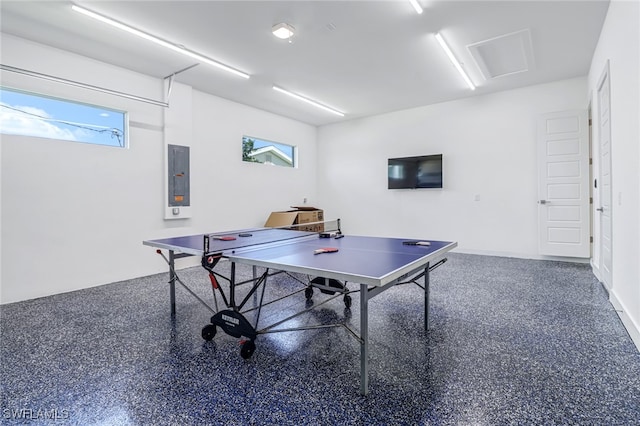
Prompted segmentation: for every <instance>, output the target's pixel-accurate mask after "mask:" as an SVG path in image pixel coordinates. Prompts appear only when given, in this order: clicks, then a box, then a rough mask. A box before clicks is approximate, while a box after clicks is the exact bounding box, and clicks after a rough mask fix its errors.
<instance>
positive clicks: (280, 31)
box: [271, 23, 296, 40]
mask: <svg viewBox="0 0 640 426" xmlns="http://www.w3.org/2000/svg"><path fill="white" fill-rule="evenodd" d="M295 30H296V29H295V28H293V27H292V26H291V25H289V24H285V23H282V24H276V25H274V26H273V27H272V28H271V32H272V33H273V35H274V36H276V37H278V38H281V39H282V40H286V39H288V38H291V37H293V34H294V32H295Z"/></svg>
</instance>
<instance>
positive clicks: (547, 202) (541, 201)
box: [538, 200, 551, 204]
mask: <svg viewBox="0 0 640 426" xmlns="http://www.w3.org/2000/svg"><path fill="white" fill-rule="evenodd" d="M550 203H551V201H547V200H540V201H538V204H550Z"/></svg>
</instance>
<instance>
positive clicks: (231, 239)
mask: <svg viewBox="0 0 640 426" xmlns="http://www.w3.org/2000/svg"><path fill="white" fill-rule="evenodd" d="M211 238H212V239H214V240H220V241H233V240H235V239H236V237H231V236H226V235H212V236H211Z"/></svg>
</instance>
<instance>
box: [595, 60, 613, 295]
mask: <svg viewBox="0 0 640 426" xmlns="http://www.w3.org/2000/svg"><path fill="white" fill-rule="evenodd" d="M598 135H599V147H600V176H599V179H598V181H597V185H598V188H597V190H598V191H599V195H600V197H599V200H600V205H599V206H597V207H596V212H597V213H596V214H597V216H596V220H598V221H599V223H600V265H599V266H598V269H599V270H600V278H601V279H602V282H603V283H604V285H605V286H606V287H607V288H609V289H610V288H611V264H612V260H613V257H612V254H611V247H612V241H611V235H612V233H611V112H610V110H609V67H608V66H607V68H605V71H604V73H603V74H602V77H601V78H600V81H599V84H598ZM598 216H599V217H598Z"/></svg>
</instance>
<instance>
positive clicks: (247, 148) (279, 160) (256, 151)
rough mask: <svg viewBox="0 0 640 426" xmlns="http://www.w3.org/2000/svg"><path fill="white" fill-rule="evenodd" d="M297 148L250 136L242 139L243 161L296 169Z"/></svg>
mask: <svg viewBox="0 0 640 426" xmlns="http://www.w3.org/2000/svg"><path fill="white" fill-rule="evenodd" d="M294 153H295V147H293V146H291V145H285V144H282V143H277V142H271V141H266V140H263V139H258V138H254V137H250V136H243V137H242V161H247V162H249V163H263V164H272V165H276V166H283V167H295V164H294V158H295V157H294Z"/></svg>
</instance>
